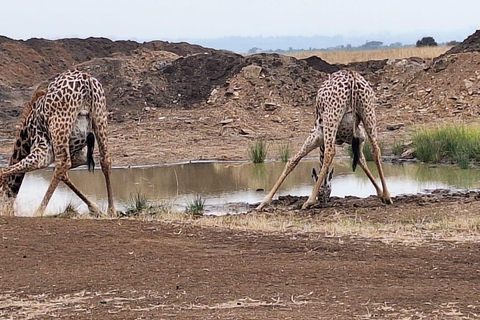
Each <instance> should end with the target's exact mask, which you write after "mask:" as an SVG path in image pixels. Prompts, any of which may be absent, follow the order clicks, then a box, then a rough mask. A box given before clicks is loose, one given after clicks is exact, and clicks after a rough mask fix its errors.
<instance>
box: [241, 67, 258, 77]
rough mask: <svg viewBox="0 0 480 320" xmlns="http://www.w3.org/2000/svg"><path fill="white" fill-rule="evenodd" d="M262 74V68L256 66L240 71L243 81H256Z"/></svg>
mask: <svg viewBox="0 0 480 320" xmlns="http://www.w3.org/2000/svg"><path fill="white" fill-rule="evenodd" d="M261 72H262V67H260V66H256V65H249V66H246V67H244V68H243V69H242V74H243V77H244V78H245V79H258V78H259V77H260V74H261Z"/></svg>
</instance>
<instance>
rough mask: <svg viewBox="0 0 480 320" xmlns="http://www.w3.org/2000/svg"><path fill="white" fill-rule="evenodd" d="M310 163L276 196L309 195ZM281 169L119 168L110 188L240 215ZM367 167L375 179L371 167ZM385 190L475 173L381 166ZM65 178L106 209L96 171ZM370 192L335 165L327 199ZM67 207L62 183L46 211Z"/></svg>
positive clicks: (471, 180)
mask: <svg viewBox="0 0 480 320" xmlns="http://www.w3.org/2000/svg"><path fill="white" fill-rule="evenodd" d="M314 166H315V167H317V166H318V164H317V162H316V161H314V160H306V161H302V162H301V163H300V164H299V165H298V167H297V168H296V169H295V170H294V171H293V172H292V173H291V174H290V176H289V177H288V178H287V180H286V181H285V182H284V184H283V185H282V188H281V189H280V190H279V192H278V193H277V196H278V195H286V194H290V195H296V196H301V195H309V194H310V192H311V190H312V186H313V182H312V178H311V170H312V167H314ZM283 168H284V164H283V163H279V162H269V163H265V164H257V165H255V164H251V163H231V162H214V163H212V162H209V163H188V164H177V165H168V166H155V167H141V168H128V169H127V168H123V169H121V168H118V169H114V170H113V177H112V182H113V188H114V195H115V201H116V204H117V208H118V209H122V208H125V206H126V205H127V204H128V202H129V199H131V197H132V195H134V194H136V193H140V194H143V195H146V196H147V197H148V199H150V200H152V201H154V202H159V203H166V204H169V205H171V206H173V207H174V208H176V209H177V210H183V209H184V208H185V204H186V203H187V201H189V200H192V199H193V198H194V197H195V195H197V194H198V195H201V196H202V197H203V198H204V199H205V200H206V202H205V205H206V213H210V214H221V213H227V212H230V213H236V212H244V211H246V209H247V204H248V203H256V202H260V201H261V200H262V199H263V197H264V196H265V195H266V194H267V193H268V191H269V189H270V188H271V187H272V186H273V184H274V183H275V181H276V179H277V178H278V176H279V175H280V173H281V172H282V170H283ZM370 168H371V170H372V172H373V173H374V175H376V168H375V165H374V164H373V163H372V164H370ZM384 170H385V175H386V177H387V183H388V187H389V189H390V192H391V194H392V196H395V195H399V194H409V193H410V194H411V193H420V192H425V190H427V189H436V188H451V189H464V188H469V189H470V188H479V187H480V170H475V169H471V170H461V169H458V168H455V167H451V166H437V167H432V166H428V165H424V164H408V165H392V164H384ZM51 175H52V171H51V169H50V170H40V171H36V172H32V173H29V174H28V175H27V177H26V179H25V181H24V183H23V185H22V188H21V190H20V193H19V196H18V198H17V201H16V203H15V210H16V214H17V215H31V214H32V212H34V211H35V209H36V208H37V207H38V205H39V204H40V202H41V199H42V197H43V195H44V193H45V191H46V189H47V187H48V184H49V182H50V178H51ZM70 177H71V178H72V180H73V181H74V183H75V184H76V185H77V186H78V187H79V188H80V189H81V190H83V191H84V192H85V193H86V194H87V196H88V197H89V198H91V199H92V200H94V201H96V202H97V203H98V204H99V205H100V206H101V207H103V208H105V207H106V200H105V198H106V192H105V182H104V178H103V174H102V172H101V170H96V171H95V173H93V174H91V173H88V172H87V171H86V170H73V171H71V172H70ZM372 194H375V189H374V188H373V187H372V185H371V183H370V182H369V181H368V179H367V178H366V176H365V174H364V173H363V171H362V170H361V168H359V169H358V170H357V172H355V173H353V172H352V171H351V169H350V161H349V160H337V161H336V162H335V175H334V179H333V182H332V196H339V197H343V196H345V195H354V196H359V197H367V196H369V195H372ZM68 204H72V205H73V206H74V207H76V208H77V210H79V211H80V212H86V206H85V205H84V204H83V203H82V202H81V201H80V199H78V198H77V197H76V196H75V195H74V194H73V193H72V192H71V191H70V190H69V189H67V187H65V186H64V185H61V186H60V187H59V188H58V189H57V191H56V192H55V194H54V196H53V198H52V200H51V202H50V204H49V206H48V208H47V211H48V212H47V213H49V214H56V213H59V212H63V211H64V209H65V208H66V206H67V205H68Z"/></svg>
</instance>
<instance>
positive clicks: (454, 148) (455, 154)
mask: <svg viewBox="0 0 480 320" xmlns="http://www.w3.org/2000/svg"><path fill="white" fill-rule="evenodd" d="M413 145H414V147H415V153H416V156H417V158H418V159H419V160H420V161H423V162H430V163H438V162H450V163H455V164H457V165H458V166H460V167H461V168H463V169H466V168H468V167H470V163H471V162H472V161H476V162H478V161H480V129H479V128H475V127H468V126H465V125H447V126H443V127H439V128H430V129H422V130H419V131H418V132H416V133H415V135H414V138H413Z"/></svg>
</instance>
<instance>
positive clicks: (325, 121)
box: [257, 70, 392, 210]
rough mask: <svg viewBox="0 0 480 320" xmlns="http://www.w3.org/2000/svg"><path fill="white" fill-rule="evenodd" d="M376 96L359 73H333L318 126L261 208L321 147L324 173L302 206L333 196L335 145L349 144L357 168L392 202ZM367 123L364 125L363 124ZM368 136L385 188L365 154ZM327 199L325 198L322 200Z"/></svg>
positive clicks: (319, 106)
mask: <svg viewBox="0 0 480 320" xmlns="http://www.w3.org/2000/svg"><path fill="white" fill-rule="evenodd" d="M375 104H376V97H375V93H374V91H373V89H372V87H371V86H370V85H369V84H368V82H367V81H366V80H365V79H364V78H363V77H362V76H361V75H360V74H359V73H357V72H354V71H348V70H340V71H337V72H335V73H333V74H331V75H330V76H329V78H328V79H327V80H326V81H324V82H323V83H322V85H321V86H320V89H319V90H318V93H317V98H316V106H315V108H316V110H315V125H314V127H313V129H312V131H311V133H310V135H309V136H308V138H307V139H306V141H305V142H304V144H303V146H302V148H301V149H300V151H298V153H297V154H296V155H295V156H294V157H293V158H291V159H290V160H289V161H288V162H287V164H286V165H285V169H284V170H283V172H282V174H281V175H280V177H279V178H278V180H277V182H276V183H275V185H274V186H273V188H272V189H271V191H270V192H269V193H268V195H267V196H266V197H265V198H264V200H263V201H262V202H261V203H260V204H259V205H258V206H257V210H261V209H263V208H264V207H265V206H267V205H268V204H270V202H271V201H272V199H273V196H274V195H275V193H276V192H277V190H278V188H279V187H280V185H281V184H282V183H283V181H284V180H285V178H286V177H287V176H288V174H289V173H290V172H292V170H293V169H294V168H295V167H296V166H297V164H298V163H299V162H300V160H301V159H302V158H303V157H305V156H306V155H307V154H309V153H310V152H311V151H313V150H314V149H316V148H319V150H320V172H319V174H318V177H317V179H316V183H315V186H314V188H313V190H312V193H311V195H310V196H309V198H308V199H307V201H306V202H305V203H304V204H303V206H302V209H305V208H308V207H310V206H311V205H313V204H315V202H316V200H317V197H319V195H322V196H324V195H325V194H328V196H329V195H330V193H329V190H322V186H323V188H328V186H330V180H331V179H332V175H333V166H332V164H333V157H334V156H335V145H341V144H343V143H348V144H351V145H352V148H353V153H354V157H353V166H352V167H353V170H355V168H356V166H357V164H358V165H360V167H361V168H362V169H363V171H364V172H365V173H366V175H367V177H368V178H369V180H370V181H371V182H372V184H373V186H374V187H375V190H376V192H377V195H378V196H379V197H380V198H381V199H382V201H383V202H385V203H388V204H391V203H392V199H391V197H390V193H389V191H388V189H387V184H386V181H385V176H384V174H383V168H382V164H381V154H380V147H379V146H378V142H377V120H376V114H375ZM360 124H363V127H362V126H360ZM366 136H368V138H369V139H370V142H371V144H372V149H373V155H374V161H375V164H376V166H377V169H378V174H379V176H380V181H381V184H382V188H380V186H379V185H378V184H377V182H376V181H375V178H374V177H373V175H372V173H371V172H370V170H369V169H368V167H367V163H366V160H365V156H364V154H363V145H364V143H365V138H366ZM320 200H321V201H324V199H320Z"/></svg>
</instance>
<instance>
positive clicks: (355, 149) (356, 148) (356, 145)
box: [352, 137, 360, 172]
mask: <svg viewBox="0 0 480 320" xmlns="http://www.w3.org/2000/svg"><path fill="white" fill-rule="evenodd" d="M352 153H353V162H352V170H353V171H354V172H355V169H357V165H358V162H359V161H360V138H357V137H353V139H352Z"/></svg>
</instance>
